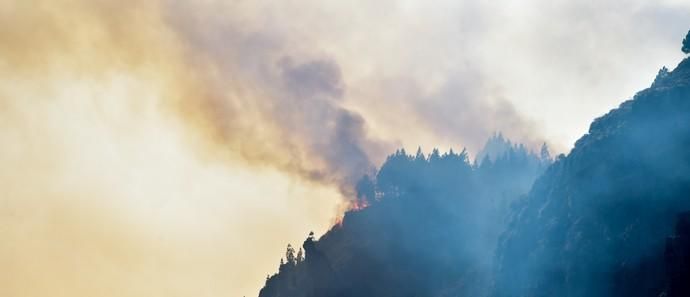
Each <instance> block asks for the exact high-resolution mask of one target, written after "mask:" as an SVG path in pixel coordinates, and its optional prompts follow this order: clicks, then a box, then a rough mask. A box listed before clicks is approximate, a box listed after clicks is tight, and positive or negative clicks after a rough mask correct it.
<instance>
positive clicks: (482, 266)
mask: <svg viewBox="0 0 690 297" xmlns="http://www.w3.org/2000/svg"><path fill="white" fill-rule="evenodd" d="M496 142H502V143H503V144H504V145H505V146H506V149H505V151H504V152H503V154H502V155H500V156H497V158H496V160H495V161H490V160H487V161H485V162H482V163H481V165H478V166H472V165H470V163H469V161H468V157H467V154H466V153H465V152H464V151H463V152H461V153H459V154H458V153H455V152H453V151H452V150H451V151H450V152H448V153H446V154H443V155H441V154H440V153H439V151H438V150H433V152H432V153H431V154H430V155H428V156H425V155H424V154H423V153H422V152H421V150H419V151H418V152H417V154H416V155H415V156H410V155H408V154H407V153H406V152H405V151H404V150H399V151H397V152H396V153H395V154H393V155H391V156H389V157H388V159H387V160H386V162H385V163H384V164H383V165H382V166H381V169H380V170H379V171H378V173H377V174H376V176H375V177H373V178H369V177H364V178H363V179H362V180H361V181H360V182H359V183H358V185H357V190H358V195H357V196H358V198H357V199H358V201H356V203H355V205H357V206H358V207H360V208H361V209H356V210H351V211H349V212H347V213H346V214H345V216H344V218H343V220H342V222H341V223H340V224H339V225H337V226H335V227H334V228H333V229H331V230H330V231H329V232H328V233H327V234H325V235H324V236H323V237H321V238H320V239H319V240H318V241H316V240H315V239H314V238H313V237H310V238H308V239H307V240H306V241H305V243H304V244H303V248H304V250H305V252H306V257H305V258H304V259H303V258H302V257H301V256H296V255H295V254H294V249H292V247H289V249H288V252H287V254H286V257H285V259H286V261H285V262H283V263H281V265H280V267H279V273H278V274H276V275H274V276H272V277H270V278H268V279H267V281H266V286H265V287H264V289H263V290H261V294H260V296H262V297H276V296H291V297H298V296H321V297H322V296H391V297H392V296H420V295H427V296H445V295H447V294H449V293H451V292H454V291H456V290H460V291H462V292H466V293H468V294H473V295H476V293H477V291H478V290H483V288H484V287H486V285H487V284H488V279H489V278H488V277H489V275H490V271H491V269H490V268H491V266H490V263H491V259H492V253H491V251H492V250H493V248H492V247H494V246H495V245H496V241H497V239H498V234H499V232H500V230H502V224H501V223H500V222H501V218H502V217H505V214H506V211H507V210H508V205H509V202H510V201H513V200H515V199H516V198H517V195H519V193H526V192H527V190H528V189H529V186H530V185H531V184H532V182H533V181H534V179H535V178H536V177H537V176H538V175H539V174H540V173H541V172H542V171H543V169H544V168H545V167H546V166H547V165H548V164H549V163H550V160H548V159H546V160H542V159H540V158H539V157H537V156H536V155H534V154H532V153H530V152H528V151H527V150H526V149H525V148H524V147H523V146H520V145H517V146H513V145H512V144H510V142H509V141H507V140H505V139H503V137H502V136H500V135H497V136H495V137H494V138H492V139H491V140H490V141H488V142H487V144H488V145H489V144H495V143H496ZM544 153H545V155H548V153H547V152H546V151H544ZM298 254H300V253H299V252H298Z"/></svg>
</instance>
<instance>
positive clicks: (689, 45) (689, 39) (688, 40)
mask: <svg viewBox="0 0 690 297" xmlns="http://www.w3.org/2000/svg"><path fill="white" fill-rule="evenodd" d="M680 50H681V51H683V53H685V54H690V31H688V34H686V35H685V38H683V47H682V48H681V49H680Z"/></svg>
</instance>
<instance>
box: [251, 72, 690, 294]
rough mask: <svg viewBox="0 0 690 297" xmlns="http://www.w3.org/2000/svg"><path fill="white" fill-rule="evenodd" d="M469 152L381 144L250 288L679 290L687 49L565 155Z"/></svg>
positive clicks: (688, 277) (688, 181)
mask: <svg viewBox="0 0 690 297" xmlns="http://www.w3.org/2000/svg"><path fill="white" fill-rule="evenodd" d="M497 147H498V148H499V149H496V148H497ZM489 151H491V153H487V152H489ZM478 156H481V157H480V158H478V159H477V161H474V162H470V160H469V158H468V155H467V153H466V152H465V151H462V152H460V153H456V152H453V151H452V150H451V151H449V152H447V153H440V152H439V151H438V150H436V149H434V150H432V152H431V153H429V154H425V153H423V151H422V150H421V149H420V150H418V151H417V153H416V154H415V155H409V154H408V153H407V152H405V151H404V150H399V151H397V152H395V153H394V154H392V155H390V156H389V157H388V158H387V160H386V161H385V162H384V163H383V164H382V165H381V167H380V169H379V170H378V172H377V173H376V174H375V175H373V176H365V177H363V178H362V180H360V182H359V183H358V184H357V187H356V188H357V197H356V199H357V200H356V202H355V205H357V209H354V210H351V211H348V212H347V213H345V215H344V218H343V220H342V222H341V223H340V224H338V225H336V226H334V227H333V228H332V229H331V230H330V231H329V232H327V233H326V234H325V235H323V236H322V237H320V238H319V239H318V240H317V239H316V238H315V237H314V236H313V235H310V236H309V237H308V238H307V240H306V241H305V242H304V244H303V245H302V247H303V250H304V256H302V254H301V251H297V252H296V251H295V250H294V248H293V247H292V246H290V247H289V248H288V251H287V253H286V255H285V259H287V260H284V261H281V264H280V266H279V272H278V273H277V274H274V275H272V276H268V277H267V280H266V285H265V287H264V288H263V289H262V290H261V292H260V296H261V297H281V296H282V297H301V296H304V297H327V296H333V297H335V296H342V297H345V296H360V297H365V296H377V297H383V296H390V297H393V296H397V297H400V296H494V297H503V296H506V297H507V296H578V297H579V296H595V297H597V296H668V297H677V296H690V291H688V286H687V285H686V284H687V283H690V263H688V259H689V258H690V257H689V256H688V255H690V240H688V238H690V231H688V230H690V228H689V227H688V226H690V223H688V221H690V219H688V218H689V216H690V215H688V214H687V213H684V212H686V211H688V210H690V60H688V59H685V60H683V61H682V62H681V63H680V64H679V65H678V66H677V67H676V68H675V69H674V70H673V71H669V70H668V69H666V68H665V67H664V68H663V69H662V70H660V71H659V74H658V75H657V78H656V79H655V81H654V82H653V83H652V84H651V86H650V87H649V88H647V89H645V90H643V91H640V92H639V93H637V94H636V95H635V96H634V97H633V98H632V99H630V100H627V101H625V102H623V103H622V104H621V105H620V106H619V107H618V108H616V109H613V110H611V111H610V112H609V113H607V114H606V115H604V116H602V117H600V118H598V119H596V120H594V121H593V122H592V124H591V126H590V129H589V131H588V133H587V134H586V135H584V136H583V137H582V138H580V139H579V140H578V141H577V143H576V144H575V146H574V148H573V149H572V150H571V151H570V152H569V153H568V154H567V155H560V156H558V157H556V158H554V159H552V158H551V156H550V155H549V153H548V148H547V147H546V146H544V147H543V148H542V151H541V152H538V153H536V152H531V151H529V150H528V149H526V148H525V147H524V146H522V145H519V144H513V143H511V142H510V141H508V140H506V139H505V138H504V137H503V136H501V135H495V136H494V137H492V138H491V139H490V140H489V141H488V142H487V145H486V147H485V149H484V150H483V151H482V152H480V153H479V154H478ZM297 254H299V255H297Z"/></svg>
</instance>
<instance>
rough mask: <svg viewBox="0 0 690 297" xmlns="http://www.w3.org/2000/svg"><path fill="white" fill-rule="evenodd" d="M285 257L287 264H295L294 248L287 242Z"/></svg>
mask: <svg viewBox="0 0 690 297" xmlns="http://www.w3.org/2000/svg"><path fill="white" fill-rule="evenodd" d="M285 259H287V264H290V265H295V264H297V260H296V258H295V249H294V248H293V247H292V245H291V244H288V246H287V251H285Z"/></svg>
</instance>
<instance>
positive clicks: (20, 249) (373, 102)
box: [0, 0, 686, 296]
mask: <svg viewBox="0 0 690 297" xmlns="http://www.w3.org/2000/svg"><path fill="white" fill-rule="evenodd" d="M436 4H438V5H433V6H432V5H427V4H426V3H422V2H420V3H413V2H408V1H402V2H399V1H375V2H372V1H363V0H362V1H347V2H338V3H334V2H333V3H328V4H324V3H323V2H322V1H311V0H305V1H299V2H298V3H293V2H280V3H276V2H275V1H263V0H257V1H243V0H240V1H226V2H224V1H213V0H208V1H197V2H194V3H191V2H183V1H172V0H171V1H146V2H136V3H127V4H126V5H123V4H122V3H121V2H117V1H108V0H96V1H82V0H65V1H60V2H59V3H58V2H55V1H42V0H33V1H9V2H7V1H6V2H5V3H3V4H0V74H2V76H3V80H2V81H0V142H1V143H2V145H1V146H0V161H1V163H2V166H1V167H2V168H0V188H1V189H2V194H1V195H0V220H2V224H0V226H2V227H0V234H1V235H2V237H3V239H4V243H5V244H3V245H0V262H1V263H3V264H7V265H5V266H4V267H8V268H7V269H6V270H5V271H4V273H0V288H3V289H0V293H1V294H0V295H4V296H17V295H22V296H45V295H47V294H52V295H55V296H60V295H63V296H79V295H89V296H93V295H107V294H115V293H114V292H119V290H120V289H123V288H127V291H126V292H122V293H121V294H118V296H127V295H129V296H142V295H147V296H155V295H166V296H175V295H185V296H188V295H221V292H222V293H225V292H227V291H230V292H233V293H235V292H243V294H250V293H252V292H255V290H256V288H257V287H258V286H259V285H260V284H261V283H262V281H263V273H264V272H267V271H271V270H272V269H274V266H275V263H277V262H278V260H279V259H274V258H271V256H272V255H279V254H280V253H281V250H282V245H283V244H284V243H285V242H297V241H298V240H300V239H302V238H303V236H304V235H305V234H306V233H308V232H309V231H310V230H311V229H314V231H316V232H317V233H320V231H324V230H325V229H326V228H327V227H328V226H327V224H328V222H330V219H331V218H332V217H334V216H335V212H336V209H337V208H336V207H337V206H336V204H338V203H339V202H340V201H342V200H344V198H343V196H345V197H352V196H351V195H350V189H351V186H352V184H353V181H354V180H355V179H356V178H358V177H359V175H361V174H362V173H365V172H368V171H369V170H370V169H371V168H372V167H373V166H375V165H376V164H381V162H382V161H383V159H384V157H385V156H386V154H388V153H390V152H392V151H393V149H394V148H395V147H399V146H405V147H408V148H412V149H414V148H416V146H417V145H420V144H421V145H423V146H424V147H427V148H430V147H432V146H444V147H448V146H454V147H456V148H458V147H460V146H467V147H468V148H470V149H472V148H479V147H480V146H481V145H482V144H483V142H484V141H485V139H486V138H487V137H488V136H490V135H492V134H493V133H494V132H495V131H496V130H501V131H504V134H505V135H506V136H507V137H510V138H511V139H514V140H516V141H518V142H527V143H537V142H540V140H541V139H542V138H543V137H541V135H542V131H540V130H539V129H537V128H535V127H538V126H541V124H543V122H544V121H546V120H545V119H544V118H542V119H541V120H539V119H538V120H535V121H533V120H531V119H527V118H526V117H525V116H524V115H525V114H527V115H530V117H531V116H532V115H533V114H534V113H529V112H525V111H526V110H527V111H534V110H538V111H542V110H545V111H548V112H544V114H549V117H555V118H556V119H557V120H558V121H549V122H559V123H560V122H561V118H559V116H563V114H566V115H567V114H569V113H570V110H567V111H568V112H565V113H563V112H560V113H559V112H558V109H557V108H555V107H554V105H558V104H560V103H559V102H561V101H556V100H552V101H553V102H551V101H548V102H550V103H548V104H544V105H543V106H542V105H538V106H536V107H535V104H534V102H537V103H540V104H541V103H542V102H547V100H546V99H550V98H560V95H562V94H563V92H564V91H562V90H572V89H578V88H579V87H581V86H582V85H585V83H583V80H582V79H580V78H579V77H580V76H582V77H585V78H587V77H588V75H590V74H591V73H592V72H596V71H587V72H582V73H580V72H574V73H575V74H573V75H572V76H569V77H567V78H568V79H560V77H558V76H555V75H553V74H554V73H555V72H556V71H555V70H559V69H561V68H560V66H559V64H558V63H552V64H549V65H550V66H549V67H545V69H547V70H549V71H546V70H543V69H541V68H539V69H537V70H534V71H535V72H530V73H527V74H526V73H525V72H521V71H520V70H521V69H523V70H522V71H525V70H524V69H533V67H532V66H533V65H537V64H538V63H536V62H538V61H541V60H540V58H541V57H544V56H548V57H550V61H551V62H553V61H557V60H558V59H556V57H558V55H557V54H554V53H556V52H558V51H555V50H553V45H554V44H556V45H557V44H558V43H557V42H555V41H554V40H556V41H558V40H560V39H558V38H552V37H553V35H555V36H556V37H561V36H563V35H562V34H557V33H558V32H560V31H555V33H554V32H551V31H549V32H551V33H552V34H547V35H546V37H548V38H546V37H545V38H546V39H545V40H546V41H544V42H543V43H541V42H538V43H535V44H536V46H535V48H532V47H531V44H532V42H531V41H534V40H538V41H539V40H542V39H540V38H541V37H543V36H542V35H540V34H541V33H542V32H543V30H544V28H550V27H551V26H550V25H551V24H553V23H557V22H555V21H553V18H556V19H558V18H559V17H560V16H559V14H557V13H555V12H554V13H549V15H548V16H549V18H544V19H542V20H543V21H544V23H546V24H549V25H544V24H543V23H537V24H538V26H533V27H530V26H529V25H525V24H524V23H523V22H522V21H521V20H522V19H521V18H517V19H516V18H514V17H509V16H510V13H508V12H510V11H511V9H512V8H511V7H509V6H507V5H506V7H503V6H502V4H505V3H499V4H480V3H474V2H472V1H467V2H462V3H459V2H457V1H447V2H446V1H439V2H437V3H436ZM681 4H682V3H681ZM678 5H680V4H678ZM494 9H495V10H494ZM662 12H663V13H664V14H663V15H672V16H676V14H675V13H670V12H669V10H663V11H662ZM561 13H562V12H561ZM650 13H651V14H653V15H654V16H658V15H660V14H659V13H656V12H650ZM638 15H644V14H642V12H640V14H638ZM492 16H495V17H492ZM626 16H628V14H626ZM657 18H658V17H657ZM664 19H668V24H674V25H675V24H677V23H679V21H671V20H670V19H671V18H664ZM673 19H675V20H677V19H678V17H677V16H676V17H674V18H673ZM570 21H573V20H570ZM621 23H624V22H621ZM645 24H646V23H645ZM518 25H521V26H518ZM508 27H510V28H522V29H524V30H525V32H528V33H529V34H527V35H528V36H529V37H531V38H522V37H524V36H522V35H521V34H517V35H516V33H515V32H514V31H513V30H507V29H506V28H508ZM600 27H607V26H596V28H600ZM648 27H649V26H647V25H645V28H648ZM535 28H536V29H535ZM559 28H560V29H561V30H563V29H564V28H568V26H567V24H566V25H563V27H559ZM596 28H595V29H596ZM685 29H686V28H683V30H685ZM549 30H550V29H549ZM535 31H536V32H538V33H540V34H534V32H535ZM596 31H597V30H586V32H590V33H591V32H596ZM630 31H634V30H630ZM654 31H655V30H654V28H649V30H647V31H643V32H646V33H649V32H654ZM518 33H520V32H518ZM515 36H517V37H515ZM635 36H638V35H630V36H628V35H626V38H624V41H626V42H621V45H619V46H617V47H614V46H613V44H608V45H611V46H610V47H611V48H612V51H613V50H617V49H618V48H621V47H622V48H628V47H631V48H632V43H631V42H635V43H639V39H636V38H633V37H635ZM664 36H665V35H664ZM669 36H672V37H673V38H676V34H669ZM509 37H510V38H509ZM607 37H611V36H607ZM662 37H663V36H662ZM662 37H659V38H662ZM511 38H513V39H511ZM572 38H577V37H572ZM567 40H568V41H570V40H571V39H567ZM589 40H598V39H597V38H595V37H594V36H592V37H591V38H590V39H589ZM611 40H613V41H612V43H613V42H615V41H617V40H619V39H613V38H612V39H611ZM522 41H525V42H522ZM527 41H530V42H527ZM544 44H547V45H548V46H546V45H544ZM646 44H655V42H645V43H644V45H646ZM506 45H509V46H506ZM576 45H577V47H576V49H573V50H572V51H571V53H573V54H577V53H580V52H584V51H579V50H577V48H579V47H582V45H580V44H576ZM506 48H509V50H507V49H506ZM558 49H560V48H558ZM674 50H676V49H675V47H674ZM664 51H665V50H664ZM630 52H632V50H630V51H625V52H623V53H628V54H629V53H630ZM649 52H657V51H656V48H645V51H642V53H643V54H644V56H645V57H648V56H657V55H650V54H649ZM588 53H589V54H591V55H597V56H604V57H608V56H610V55H603V54H601V53H591V51H590V52H588ZM546 54H549V55H546ZM621 55H622V54H621ZM516 57H520V58H516ZM573 57H575V58H573V59H570V60H572V61H568V63H566V64H567V65H566V66H572V65H571V64H577V63H578V62H577V61H581V60H582V59H584V58H588V57H589V56H587V55H585V56H578V55H573ZM629 57H630V56H628V58H629ZM621 60H624V59H623V58H619V59H617V61H621ZM625 60H637V61H645V63H647V64H653V67H652V68H654V69H652V68H650V67H647V68H649V69H652V70H653V71H650V75H652V74H653V73H656V67H658V64H660V63H657V61H648V59H646V58H645V59H625ZM600 62H601V63H604V65H605V66H604V67H603V68H607V69H608V68H611V69H623V70H624V71H616V70H610V72H606V73H605V75H604V74H602V76H597V77H596V78H601V77H607V78H610V77H617V75H618V74H621V73H634V71H629V70H630V69H628V68H625V67H633V66H637V65H631V66H628V64H622V63H608V61H600V60H598V61H597V63H600ZM606 63H608V64H606ZM620 65H623V66H625V67H623V66H620ZM618 66H620V67H623V68H620V67H618ZM617 67H618V68H617ZM585 68H587V67H585ZM592 68H593V67H592V65H589V68H587V69H592ZM567 69H571V68H567ZM595 70H596V69H595ZM543 77H554V79H551V80H549V82H548V83H543V82H542V78H543ZM624 78H625V77H624ZM624 78H621V80H624ZM647 81H648V80H647V79H644V80H643V82H644V83H647ZM562 82H563V83H562ZM585 82H587V81H585ZM570 85H573V86H577V87H578V88H575V87H568V86H570ZM516 86H517V87H516ZM535 86H536V88H537V91H535V92H531V90H532V88H535ZM543 86H545V87H543ZM611 87H612V88H615V89H619V88H618V86H615V85H613V84H611ZM580 89H581V88H580ZM635 89H637V87H635ZM595 91H596V90H595ZM595 91H592V92H595ZM604 93H605V92H604ZM509 94H510V96H509ZM587 95H588V94H587V93H574V94H573V95H570V96H571V97H564V98H566V101H568V102H575V104H577V105H580V103H578V102H579V101H577V100H570V99H572V98H575V99H579V98H590V97H591V96H587ZM606 97H607V98H608V99H610V100H616V101H617V100H618V99H617V98H618V96H606ZM591 98H594V99H591V101H588V103H592V102H597V100H596V99H597V98H599V97H591ZM521 100H527V101H521ZM530 102H531V103H530ZM522 103H526V104H522ZM557 103H558V104H557ZM590 105H592V104H587V106H590ZM537 107H539V108H537ZM542 107H543V108H542ZM573 110H575V109H573ZM575 114H578V116H579V117H580V118H584V119H586V120H583V121H582V125H586V123H587V122H588V121H589V118H590V117H589V116H588V114H587V113H575ZM549 117H546V119H548V118H549ZM576 119H577V118H570V117H569V118H567V120H563V121H562V122H566V124H568V123H577V122H578V121H576ZM566 124H564V125H566ZM566 126H567V125H566ZM555 127H556V128H549V129H555V130H558V131H560V129H561V127H560V126H558V125H556V126H555ZM571 128H572V127H571V126H567V127H565V128H563V129H562V130H567V131H570V132H569V133H572V134H574V135H579V134H580V132H579V131H578V130H577V129H571ZM583 130H584V128H583ZM552 131H553V130H552ZM550 134H552V133H548V131H546V132H545V133H544V134H543V135H547V136H549V135H550ZM561 140H562V138H561ZM557 142H559V143H567V142H562V141H557ZM343 194H344V195H343ZM266 218H270V221H268V220H267V219H266ZM243 254H250V255H252V257H251V259H247V258H249V257H246V256H242V255H243ZM80 255H86V257H85V258H83V259H82V260H80V259H81V258H80ZM238 267H239V268H238ZM87 276H88V277H87ZM82 280H87V281H88V282H89V283H91V284H92V285H89V284H87V281H82ZM145 280H148V281H145ZM226 280H227V282H226ZM162 288H166V289H162ZM199 288H204V289H206V290H207V291H204V292H200V291H201V290H202V289H199ZM4 290H7V291H4ZM46 292H49V293H46ZM237 295H240V294H237Z"/></svg>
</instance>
